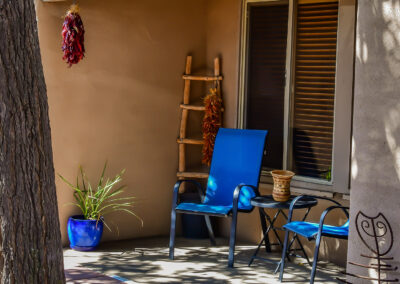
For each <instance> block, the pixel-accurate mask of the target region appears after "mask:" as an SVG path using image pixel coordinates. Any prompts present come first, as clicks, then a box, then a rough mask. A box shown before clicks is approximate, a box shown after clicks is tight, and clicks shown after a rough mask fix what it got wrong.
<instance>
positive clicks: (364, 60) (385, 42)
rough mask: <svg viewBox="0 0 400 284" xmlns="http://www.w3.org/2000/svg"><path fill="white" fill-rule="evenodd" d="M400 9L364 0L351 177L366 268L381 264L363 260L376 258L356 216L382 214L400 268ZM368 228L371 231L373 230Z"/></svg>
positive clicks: (353, 256) (355, 254) (355, 245)
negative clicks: (365, 243)
mask: <svg viewBox="0 0 400 284" xmlns="http://www.w3.org/2000/svg"><path fill="white" fill-rule="evenodd" d="M399 6H400V1H399V0H394V1H380V0H376V1H373V0H365V1H358V16H357V33H356V36H357V41H356V64H355V83H354V84H355V86H354V127H353V156H352V175H351V176H352V189H351V190H352V194H351V204H352V207H351V215H352V217H353V218H352V220H351V223H350V224H351V227H350V240H349V254H348V258H349V261H352V262H355V263H361V264H368V263H370V262H373V263H376V261H370V260H369V259H367V258H364V257H361V256H360V254H365V255H370V256H372V255H373V254H372V253H371V252H370V251H368V250H367V248H366V246H365V245H364V244H363V243H362V241H361V239H360V237H359V236H358V234H357V231H356V227H355V221H356V220H355V216H356V214H357V213H358V212H360V211H362V212H363V213H364V214H366V215H367V216H370V217H375V216H377V215H378V213H382V214H384V215H385V216H386V218H387V219H388V221H389V223H391V226H392V229H393V235H394V237H393V239H394V245H393V248H392V250H391V251H390V252H389V253H388V254H387V255H385V256H384V257H393V258H394V260H393V261H387V264H392V265H393V266H398V264H399V261H400V245H399V237H400V226H399V208H400V195H399V188H400V159H399V158H400V147H399V143H400V142H399V141H400V96H399V89H400V81H399V79H400V56H399V50H400V41H399V27H400V17H399ZM376 221H383V220H382V219H380V220H379V219H378V220H375V222H376ZM366 229H367V230H369V233H371V230H370V229H371V227H370V228H369V229H368V228H366ZM360 232H362V230H361V229H360ZM362 236H363V237H364V238H365V239H366V241H367V242H368V243H369V245H370V246H372V247H374V243H373V239H371V238H368V237H366V236H365V234H364V233H363V234H362ZM379 241H380V243H381V250H384V248H385V246H386V248H387V246H388V244H390V238H389V237H388V236H387V235H386V237H385V238H383V239H382V238H381V239H380V240H379ZM371 242H372V244H371ZM347 269H348V271H349V272H352V273H356V274H359V275H362V276H369V277H376V276H377V274H376V272H375V271H373V270H372V269H370V270H369V271H368V270H367V269H364V268H358V269H357V268H356V267H354V266H352V265H348V267H347ZM388 278H391V279H395V278H399V274H398V272H395V273H390V274H388ZM348 280H349V281H350V282H352V283H376V281H375V282H369V281H367V280H362V281H360V280H358V281H357V280H356V279H354V278H352V277H349V279H348Z"/></svg>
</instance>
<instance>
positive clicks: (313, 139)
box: [292, 0, 338, 180]
mask: <svg viewBox="0 0 400 284" xmlns="http://www.w3.org/2000/svg"><path fill="white" fill-rule="evenodd" d="M337 25H338V1H310V0H305V1H299V3H298V5H297V17H296V43H295V46H296V52H295V72H294V73H295V77H294V96H293V118H292V119H293V149H292V150H293V168H294V170H295V172H296V173H297V174H298V175H301V176H307V177H313V178H322V179H326V180H330V179H331V175H330V172H331V167H332V149H333V124H334V101H335V77H336V76H335V75H336V44H337Z"/></svg>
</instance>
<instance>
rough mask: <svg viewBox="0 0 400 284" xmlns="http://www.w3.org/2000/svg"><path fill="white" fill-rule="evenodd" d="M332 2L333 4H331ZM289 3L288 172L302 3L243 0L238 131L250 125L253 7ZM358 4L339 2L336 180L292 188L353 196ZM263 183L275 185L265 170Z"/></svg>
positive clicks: (299, 181) (296, 182)
mask: <svg viewBox="0 0 400 284" xmlns="http://www.w3.org/2000/svg"><path fill="white" fill-rule="evenodd" d="M302 1H308V2H310V3H312V2H318V0H302ZM328 1H329V0H328ZM280 3H282V4H283V3H286V4H287V3H288V4H289V7H288V9H289V11H288V13H289V14H288V33H287V50H286V84H285V93H284V96H285V97H284V105H285V108H284V139H283V169H288V168H289V167H290V166H291V165H290V161H293V159H292V153H291V149H292V142H291V141H292V125H293V111H292V109H293V99H292V98H293V93H294V78H293V72H294V61H295V52H296V50H295V44H294V43H295V37H296V34H295V32H296V26H295V25H296V21H295V16H296V15H295V11H296V5H297V3H298V0H243V1H242V21H241V42H240V74H239V97H238V120H237V127H238V128H244V127H245V125H246V123H245V119H246V90H247V70H248V43H249V24H248V23H249V10H250V9H249V7H250V6H254V5H263V6H264V5H268V4H271V5H274V4H280ZM355 21H356V0H339V11H338V35H337V47H336V48H337V50H336V58H337V59H336V75H335V82H336V84H335V102H334V130H333V149H332V179H331V181H325V180H322V179H316V178H309V177H304V176H295V177H294V178H293V181H292V186H293V187H295V188H303V189H309V190H318V191H330V192H337V193H345V194H346V193H349V190H350V164H351V135H352V117H353V113H352V111H353V81H354V46H355ZM261 182H262V183H272V178H271V175H270V173H269V171H266V170H264V169H263V170H262V177H261Z"/></svg>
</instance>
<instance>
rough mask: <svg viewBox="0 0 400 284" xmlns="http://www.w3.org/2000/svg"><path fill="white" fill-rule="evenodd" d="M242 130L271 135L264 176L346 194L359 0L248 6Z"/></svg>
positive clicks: (254, 0) (305, 0)
mask: <svg viewBox="0 0 400 284" xmlns="http://www.w3.org/2000/svg"><path fill="white" fill-rule="evenodd" d="M243 11H244V15H245V17H243V20H244V21H243V29H242V35H243V42H242V54H241V56H242V59H241V61H242V69H241V88H240V103H239V127H243V128H250V129H268V130H269V132H270V134H269V137H268V141H267V152H266V156H265V158H264V161H263V168H264V171H263V175H264V176H268V172H269V170H271V169H282V168H283V169H289V170H293V171H294V172H295V173H296V174H297V175H296V177H295V180H294V182H293V185H294V186H295V187H302V188H308V189H318V190H323V191H334V192H342V193H347V192H348V189H349V168H350V166H349V165H350V145H351V143H350V139H351V120H352V113H351V112H352V91H353V54H354V25H355V24H354V23H355V1H351V0H340V1H336V0H298V1H295V0H290V1H258V0H247V1H245V2H244V7H243Z"/></svg>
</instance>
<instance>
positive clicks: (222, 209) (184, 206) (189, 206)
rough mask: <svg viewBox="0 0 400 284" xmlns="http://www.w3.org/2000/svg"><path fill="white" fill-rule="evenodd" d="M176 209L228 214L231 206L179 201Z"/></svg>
mask: <svg viewBox="0 0 400 284" xmlns="http://www.w3.org/2000/svg"><path fill="white" fill-rule="evenodd" d="M176 210H181V211H187V212H194V213H205V214H216V215H228V214H229V213H230V211H231V210H232V206H222V205H209V204H203V203H186V202H183V203H180V204H179V205H178V206H177V207H176Z"/></svg>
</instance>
